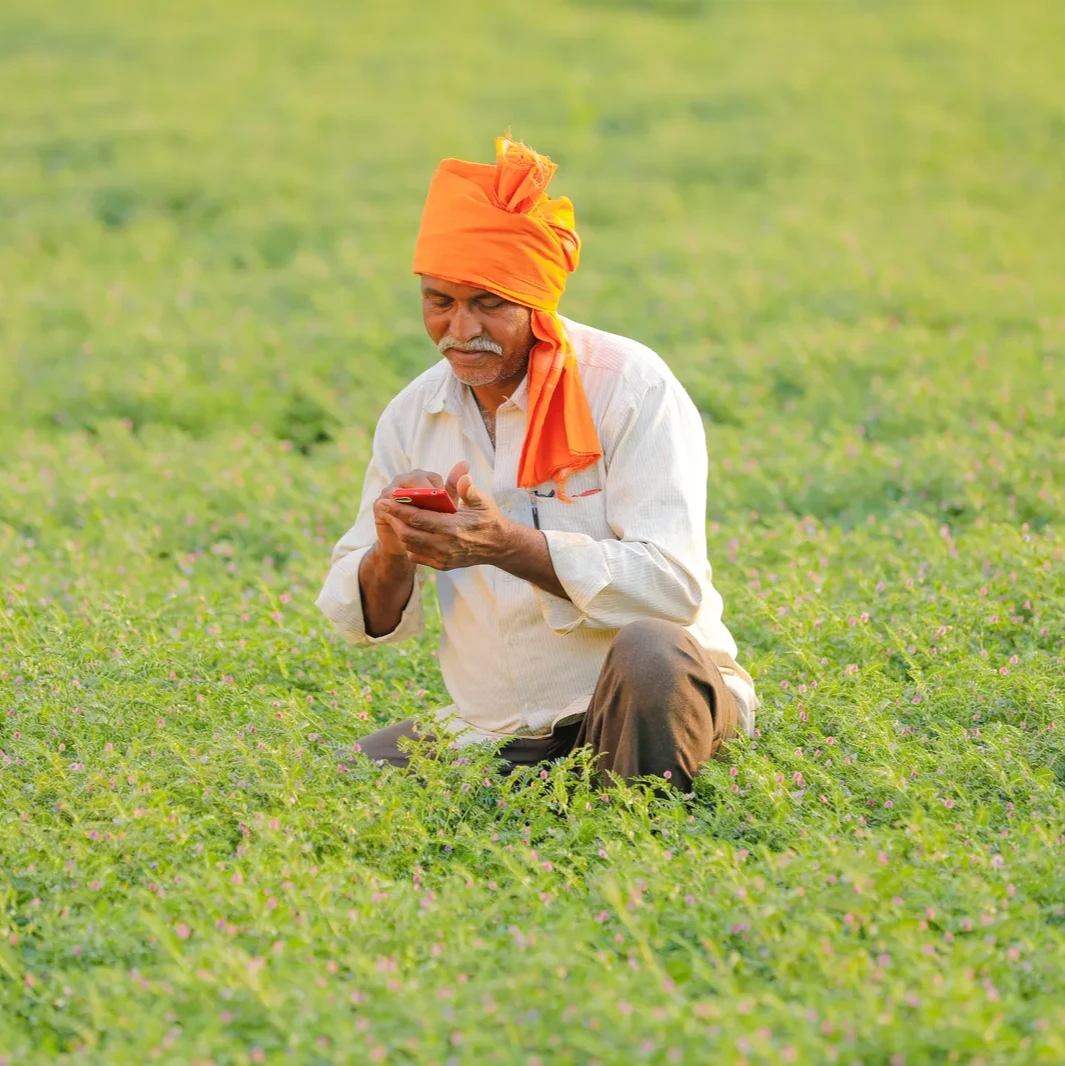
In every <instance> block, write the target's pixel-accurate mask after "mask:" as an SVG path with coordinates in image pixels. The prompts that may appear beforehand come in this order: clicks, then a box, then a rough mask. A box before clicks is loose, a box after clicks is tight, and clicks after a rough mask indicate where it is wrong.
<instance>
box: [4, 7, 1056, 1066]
mask: <svg viewBox="0 0 1065 1066" xmlns="http://www.w3.org/2000/svg"><path fill="white" fill-rule="evenodd" d="M508 126H510V127H512V129H513V132H514V134H515V135H516V136H519V137H522V138H524V139H525V140H526V141H528V143H530V144H531V145H533V146H534V147H536V148H537V149H539V150H540V151H544V152H547V153H549V154H550V155H552V156H553V157H554V158H555V159H556V160H557V161H558V163H559V165H560V169H559V174H558V177H557V178H556V181H555V185H554V191H555V193H556V194H568V195H569V196H571V197H572V199H573V200H574V202H575V205H576V209H577V217H578V222H579V224H580V228H581V232H582V235H583V238H584V242H585V244H584V253H583V261H582V265H581V268H580V270H579V272H578V273H577V274H576V275H574V277H573V279H572V283H571V285H570V291H569V293H568V294H567V297H566V300H565V302H564V304H563V312H564V313H566V314H568V315H569V316H571V317H573V318H576V319H579V320H581V321H585V322H589V323H590V324H593V325H596V326H598V327H601V328H604V329H608V330H612V331H614V332H619V333H623V334H626V335H628V336H632V337H635V338H637V339H638V340H641V341H643V342H645V343H647V344H649V345H651V346H652V347H654V348H655V349H656V350H658V351H659V352H660V353H661V354H662V355H663V356H664V357H665V358H666V359H667V361H668V362H669V363H670V365H671V366H672V367H673V368H674V369H675V370H676V372H677V374H678V375H679V377H680V378H681V380H682V381H683V382H684V383H685V385H686V386H687V387H688V389H689V391H690V392H691V394H692V395H693V397H694V398H695V399H696V402H697V403H698V405H699V407H700V408H701V409H702V410H703V411H704V412H705V415H706V424H707V435H708V442H709V450H710V460H711V462H710V468H711V483H710V508H709V511H710V513H709V514H708V516H707V520H708V530H709V543H710V555H711V560H712V561H713V563H714V565H715V580H716V583H717V585H718V587H719V588H720V589H721V591H722V593H723V595H724V597H725V603H726V620H727V621H728V623H729V625H730V626H731V628H732V629H733V632H734V633H735V634H736V636H737V640H738V641H739V644H740V648H741V656H742V660H741V661H742V662H743V663H744V664H745V665H746V666H748V668H749V669H750V670H751V672H752V673H753V674H754V676H755V679H756V682H757V684H758V685H759V688H760V691H761V694H762V697H763V701H764V706H763V710H762V711H761V712H760V714H759V726H760V736H759V737H758V738H757V739H756V740H755V741H753V742H747V741H744V742H742V743H741V742H737V743H736V744H735V745H734V746H733V747H732V748H731V749H730V751H729V754H728V757H727V758H726V759H725V760H724V761H722V762H720V763H716V764H714V765H713V766H711V767H709V768H708V770H707V772H706V773H705V774H704V775H703V776H702V777H701V778H700V779H699V780H698V782H697V793H698V802H697V803H696V804H695V805H694V807H691V808H689V807H688V806H685V805H683V804H682V803H681V802H680V801H672V800H671V801H661V800H652V799H650V798H649V796H648V794H647V793H646V790H645V789H642V788H636V789H633V790H627V791H624V792H619V793H613V794H610V795H605V794H600V793H599V792H598V791H596V790H591V791H590V790H589V786H587V785H585V784H582V783H580V781H579V780H578V779H577V778H576V776H575V775H573V774H572V773H571V772H569V771H568V770H567V768H566V767H564V766H563V767H557V768H553V769H552V770H551V772H550V773H549V774H547V775H546V776H541V775H539V774H529V775H527V776H526V777H520V776H519V777H515V778H510V779H502V778H499V777H497V776H495V775H493V774H492V773H491V770H490V769H489V766H490V763H491V757H490V756H489V755H488V754H485V755H483V756H480V755H477V756H474V757H473V761H472V763H470V764H462V765H453V764H452V761H451V760H450V759H448V758H445V759H444V760H443V761H442V762H435V761H433V760H431V759H429V758H421V759H419V761H418V763H417V765H416V770H417V773H414V774H412V775H411V776H405V775H402V774H397V773H395V772H393V771H391V770H387V771H383V772H379V771H377V770H375V769H373V768H372V767H368V766H367V765H365V763H364V760H362V759H361V758H360V757H357V756H356V755H355V753H354V749H353V745H354V744H355V743H356V741H357V739H358V738H359V736H360V735H362V734H363V733H365V732H368V731H369V730H371V729H373V728H375V727H376V726H378V725H379V724H381V723H384V722H388V721H392V720H395V719H397V718H401V717H406V716H408V715H410V714H412V713H413V714H416V713H418V712H419V711H422V710H425V709H428V708H430V707H432V706H437V705H440V704H441V703H444V702H447V700H446V695H445V693H444V690H443V687H442V683H441V680H440V676H439V672H438V669H437V664H436V660H435V659H434V657H433V649H434V646H435V632H430V633H429V634H428V635H427V637H426V638H425V639H424V640H423V641H421V642H419V643H417V644H416V645H411V646H408V647H405V648H398V649H397V648H387V647H386V648H376V649H370V650H362V649H352V648H349V647H348V646H346V645H344V644H343V642H340V641H338V640H337V639H335V637H334V636H333V635H332V633H331V632H330V628H329V626H328V624H327V623H326V622H325V620H324V619H323V618H322V617H321V616H320V615H319V614H318V613H317V612H316V610H315V608H314V598H315V596H316V594H317V591H318V587H319V585H320V582H321V579H322V577H323V575H324V571H325V568H326V565H327V562H328V554H329V551H330V548H331V546H332V544H333V542H334V541H335V540H336V539H337V538H338V537H339V536H340V534H341V533H342V532H343V531H344V530H346V529H347V527H348V526H349V525H350V524H351V522H352V521H353V519H354V515H355V510H356V507H357V503H358V497H359V491H360V484H361V475H362V468H363V465H364V463H365V461H366V458H367V455H368V449H369V442H370V434H371V432H372V428H373V425H374V422H375V419H376V417H377V415H378V413H379V412H380V410H381V409H382V407H383V405H384V404H385V402H387V400H388V399H389V397H390V396H391V395H392V394H393V393H394V392H395V391H396V390H397V389H398V388H399V387H400V386H401V385H402V384H403V383H405V382H406V381H407V380H409V379H410V378H411V377H413V376H414V375H415V374H416V373H418V372H419V371H420V370H421V369H422V368H424V367H425V366H428V365H429V363H430V362H431V361H432V359H433V358H434V353H433V350H432V349H431V348H430V346H429V344H428V342H427V340H426V339H425V337H424V333H423V330H422V325H421V321H420V316H419V304H418V300H417V296H416V283H415V280H414V279H413V278H412V277H411V275H410V256H411V250H412V245H413V239H414V234H415V230H416V227H417V223H418V218H419V214H420V211H421V205H422V197H423V194H424V190H425V188H426V185H427V182H428V179H429V176H430V174H431V172H432V169H433V167H434V166H435V164H436V162H437V161H438V160H439V159H440V158H441V157H442V156H445V155H458V156H463V157H465V158H479V159H483V160H490V159H491V158H492V151H493V144H492V139H493V137H494V136H495V135H496V134H498V133H500V132H502V131H503V130H504V129H505V128H506V127H508ZM1063 219H1065V4H1062V3H1060V2H1059V0H1045V2H1039V0H1016V2H1014V3H1012V4H1005V3H994V2H992V0H970V2H965V3H963V2H962V0H955V2H953V3H952V2H948V0H927V2H917V0H913V2H906V0H806V2H799V0H790V2H788V0H541V2H540V3H537V4H535V5H531V4H520V3H517V2H516V0H501V2H499V3H496V4H482V3H475V2H473V0H465V2H453V3H451V4H441V5H429V4H426V3H417V2H415V0H388V2H386V3H375V4H371V3H369V2H368V0H358V2H355V0H352V2H349V3H339V2H334V3H326V2H323V0H303V2H301V3H296V2H293V0H259V2H252V0H230V2H229V3H225V4H208V3H205V2H203V0H186V2H183V3H179V4H172V5H162V4H159V3H155V2H149V3H142V4H134V3H132V2H130V0H83V2H82V3H79V4H75V3H73V2H72V0H59V2H56V3H52V4H44V3H39V2H38V3H30V2H29V0H5V3H4V4H3V5H2V6H0V1063H2V1064H4V1066H15V1064H21V1063H57V1062H62V1063H70V1064H75V1063H76V1064H83V1063H86V1064H87V1063H93V1064H96V1063H100V1064H114V1063H122V1064H126V1063H129V1064H143V1063H149V1062H152V1063H160V1064H177V1063H182V1064H193V1063H198V1064H199V1066H206V1064H207V1063H212V1064H213V1066H229V1064H234V1066H235V1064H245V1063H261V1062H265V1063H276V1064H281V1063H290V1062H298V1063H315V1064H318V1063H321V1064H325V1063H362V1062H378V1061H379V1062H386V1063H426V1064H428V1063H435V1064H437V1066H448V1064H452V1066H453V1064H466V1063H476V1064H482V1063H487V1064H491V1063H507V1064H510V1063H514V1064H521V1066H534V1064H536V1063H539V1064H541V1066H549V1064H555V1063H559V1064H565V1063H571V1064H581V1066H584V1064H589V1063H594V1062H598V1063H600V1064H602V1066H608V1064H615V1063H625V1064H629V1063H649V1064H651V1063H653V1064H657V1063H673V1062H679V1063H695V1064H701V1063H708V1062H713V1063H717V1062H721V1063H729V1064H735V1066H744V1064H747V1066H756V1064H777V1063H780V1064H784V1063H811V1064H821V1063H832V1062H839V1063H841V1064H847V1066H850V1064H855V1063H860V1064H862V1066H901V1064H906V1066H915V1064H918V1063H941V1062H942V1063H955V1062H957V1063H967V1064H970V1066H977V1064H982V1066H991V1064H998V1063H1055V1064H1060V1063H1062V1062H1065V790H1063V786H1065V741H1063V738H1062V734H1063V733H1065V652H1063V637H1065V222H1063ZM490 667H491V664H486V669H488V668H490ZM426 783H427V784H428V787H425V786H426Z"/></svg>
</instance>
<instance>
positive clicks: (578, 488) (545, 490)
mask: <svg viewBox="0 0 1065 1066" xmlns="http://www.w3.org/2000/svg"><path fill="white" fill-rule="evenodd" d="M566 495H567V496H568V497H569V500H570V502H569V503H567V502H566V501H565V500H562V499H560V498H559V495H558V489H557V487H556V486H555V485H554V484H553V483H551V482H548V483H546V484H544V485H537V486H536V489H535V490H534V492H533V500H534V501H535V503H536V507H537V510H538V511H539V514H540V528H541V529H555V530H560V531H562V532H565V533H586V534H587V535H588V536H590V537H594V538H595V539H596V540H616V539H617V538H616V537H615V536H614V534H613V532H612V530H611V529H610V525H609V523H608V522H607V516H606V489H605V488H604V487H603V471H602V470H601V468H600V466H599V464H597V465H596V466H592V467H589V468H588V469H587V470H581V471H579V472H578V473H576V474H571V475H570V477H569V478H568V479H567V480H566Z"/></svg>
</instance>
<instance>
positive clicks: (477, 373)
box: [450, 363, 499, 389]
mask: <svg viewBox="0 0 1065 1066" xmlns="http://www.w3.org/2000/svg"><path fill="white" fill-rule="evenodd" d="M450 365H451V373H452V374H454V375H455V377H457V378H458V379H459V381H461V382H462V384H463V385H469V386H470V388H473V389H479V388H483V387H484V386H485V385H494V384H495V383H496V382H497V381H498V380H499V368H498V367H490V366H478V367H473V366H455V364H454V363H451V364H450Z"/></svg>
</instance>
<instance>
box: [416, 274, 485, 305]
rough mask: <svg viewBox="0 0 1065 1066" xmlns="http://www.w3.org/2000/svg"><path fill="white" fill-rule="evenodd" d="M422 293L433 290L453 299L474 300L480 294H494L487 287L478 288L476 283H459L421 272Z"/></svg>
mask: <svg viewBox="0 0 1065 1066" xmlns="http://www.w3.org/2000/svg"><path fill="white" fill-rule="evenodd" d="M421 278H422V281H421V285H422V293H423V295H424V294H426V293H430V292H434V293H440V294H441V295H443V296H450V297H451V299H453V300H476V299H477V298H478V297H480V296H495V295H496V294H495V293H493V292H490V291H489V290H488V289H480V288H478V287H477V286H476V285H460V284H459V283H458V282H457V281H445V280H444V279H443V278H434V277H432V276H431V275H429V274H422V276H421Z"/></svg>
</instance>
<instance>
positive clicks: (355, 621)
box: [315, 548, 424, 644]
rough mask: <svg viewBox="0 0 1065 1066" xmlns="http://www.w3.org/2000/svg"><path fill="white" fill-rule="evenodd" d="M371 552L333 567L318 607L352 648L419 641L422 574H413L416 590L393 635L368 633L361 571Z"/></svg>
mask: <svg viewBox="0 0 1065 1066" xmlns="http://www.w3.org/2000/svg"><path fill="white" fill-rule="evenodd" d="M369 550H370V548H359V549H357V550H356V551H353V552H348V554H347V555H345V556H343V557H342V558H340V559H338V560H337V561H336V562H335V563H333V565H332V567H331V568H330V570H329V573H328V574H327V575H326V579H325V584H324V585H323V586H322V591H321V592H320V593H319V594H318V599H317V600H316V601H315V605H316V606H317V607H318V609H319V610H320V611H321V612H322V614H324V615H325V616H326V618H328V619H329V621H331V622H332V623H333V625H335V626H336V628H337V632H338V633H339V634H340V635H341V636H342V637H343V638H344V639H345V640H346V641H347V642H348V643H349V644H397V643H399V642H400V641H404V640H409V639H410V638H411V637H416V636H417V635H418V634H419V633H420V632H421V630H422V626H423V624H424V615H423V613H422V580H423V578H422V573H421V570H420V569H418V570H416V571H415V574H414V586H413V588H412V589H411V594H410V599H409V600H407V604H406V606H405V607H404V608H403V614H402V616H401V617H400V620H399V624H398V625H397V626H396V628H395V629H393V630H392V632H391V633H385V634H384V636H380V637H371V636H370V635H369V634H368V633H367V632H366V619H365V618H364V617H363V614H362V593H361V592H360V590H359V567H360V566H361V564H362V560H363V558H364V557H365V556H366V553H367V552H368V551H369Z"/></svg>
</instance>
